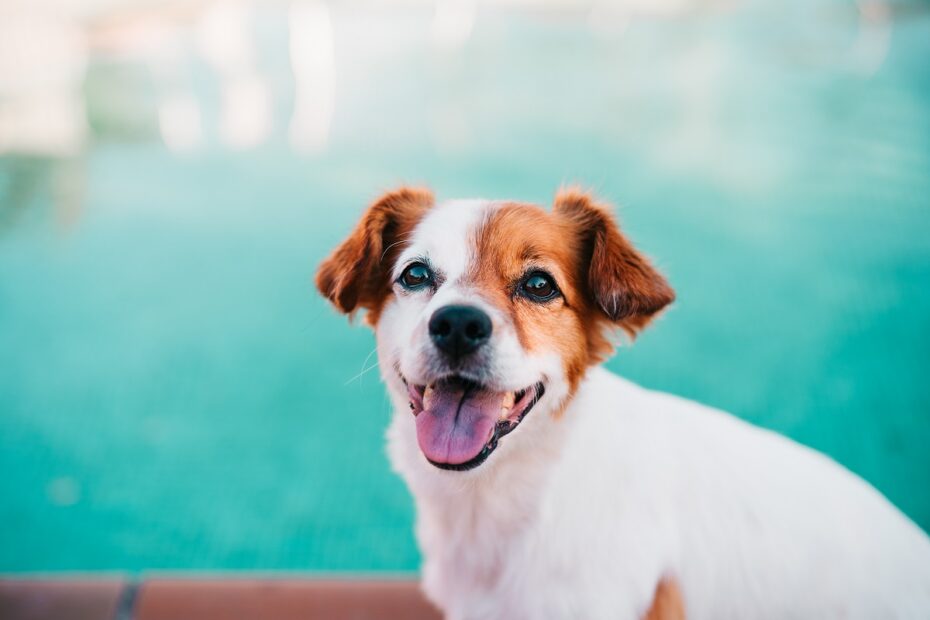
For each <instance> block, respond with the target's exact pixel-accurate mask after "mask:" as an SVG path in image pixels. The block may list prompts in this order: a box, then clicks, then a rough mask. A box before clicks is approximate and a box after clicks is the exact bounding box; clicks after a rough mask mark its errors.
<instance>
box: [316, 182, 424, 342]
mask: <svg viewBox="0 0 930 620" xmlns="http://www.w3.org/2000/svg"><path fill="white" fill-rule="evenodd" d="M432 205H433V194H432V193H431V192H430V191H429V190H426V189H419V188H408V187H404V188H400V189H397V190H394V191H392V192H388V193H386V194H384V195H383V196H381V197H380V198H379V199H378V200H376V201H375V202H374V203H373V204H372V205H371V206H370V207H368V209H367V210H366V211H365V213H364V214H363V215H362V218H361V220H359V223H358V224H357V225H356V227H355V229H354V230H353V231H352V232H351V234H349V236H348V237H347V238H346V239H345V241H343V242H342V243H341V244H340V245H339V247H337V248H336V249H335V250H333V252H332V253H331V254H330V255H329V257H328V258H326V260H324V261H323V262H322V264H320V267H319V269H318V270H317V273H316V286H317V288H318V289H319V291H320V293H322V294H323V296H324V297H326V298H327V299H329V300H330V301H331V302H332V303H333V305H335V306H336V308H338V309H339V310H341V311H342V312H345V313H347V314H349V313H352V312H354V311H355V310H357V309H358V308H364V309H365V310H367V311H368V313H367V315H366V316H365V321H366V322H367V323H368V324H369V325H375V324H377V322H378V317H379V315H380V314H381V309H382V307H383V305H384V301H385V300H386V299H387V297H388V295H390V293H391V281H390V277H389V275H390V272H391V267H392V266H393V264H394V261H395V260H396V259H397V256H398V255H399V254H400V252H401V251H402V250H403V248H404V247H405V246H406V243H407V241H408V239H409V236H410V233H411V232H413V229H414V227H415V226H416V225H417V223H418V222H419V221H420V220H421V219H422V217H423V215H424V214H425V213H426V212H427V210H429V208H430V207H431V206H432Z"/></svg>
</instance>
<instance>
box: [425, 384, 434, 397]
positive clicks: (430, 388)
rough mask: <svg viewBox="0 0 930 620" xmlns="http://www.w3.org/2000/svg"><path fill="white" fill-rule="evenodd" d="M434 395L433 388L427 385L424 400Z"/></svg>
mask: <svg viewBox="0 0 930 620" xmlns="http://www.w3.org/2000/svg"><path fill="white" fill-rule="evenodd" d="M432 394H433V386H431V385H427V386H426V389H425V390H423V400H426V399H427V398H429V397H430V396H432Z"/></svg>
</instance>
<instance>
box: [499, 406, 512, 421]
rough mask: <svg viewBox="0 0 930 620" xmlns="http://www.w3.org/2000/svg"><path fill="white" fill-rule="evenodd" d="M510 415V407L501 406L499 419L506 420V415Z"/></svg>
mask: <svg viewBox="0 0 930 620" xmlns="http://www.w3.org/2000/svg"><path fill="white" fill-rule="evenodd" d="M509 415H510V409H509V408H508V407H501V417H500V419H501V420H506V419H507V416H509Z"/></svg>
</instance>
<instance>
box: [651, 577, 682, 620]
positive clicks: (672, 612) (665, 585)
mask: <svg viewBox="0 0 930 620" xmlns="http://www.w3.org/2000/svg"><path fill="white" fill-rule="evenodd" d="M643 620H685V603H684V601H683V600H682V598H681V590H679V589H678V584H677V583H675V582H674V581H673V580H670V579H663V580H662V581H660V582H659V585H657V586H656V593H655V596H654V597H653V599H652V605H651V606H650V607H649V611H647V612H646V615H645V616H643Z"/></svg>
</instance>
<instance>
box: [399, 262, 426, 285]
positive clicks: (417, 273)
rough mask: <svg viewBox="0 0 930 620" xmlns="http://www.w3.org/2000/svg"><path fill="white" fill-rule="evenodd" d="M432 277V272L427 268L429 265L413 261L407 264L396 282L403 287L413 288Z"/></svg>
mask: <svg viewBox="0 0 930 620" xmlns="http://www.w3.org/2000/svg"><path fill="white" fill-rule="evenodd" d="M432 279H433V273H432V272H431V271H430V270H429V267H427V266H426V265H424V264H423V263H413V264H412V265H408V266H407V268H406V269H404V272H403V273H402V274H400V278H399V279H398V282H400V283H401V285H402V286H403V287H404V288H408V289H415V288H420V287H421V286H423V285H424V284H427V283H428V282H429V281H430V280H432Z"/></svg>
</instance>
